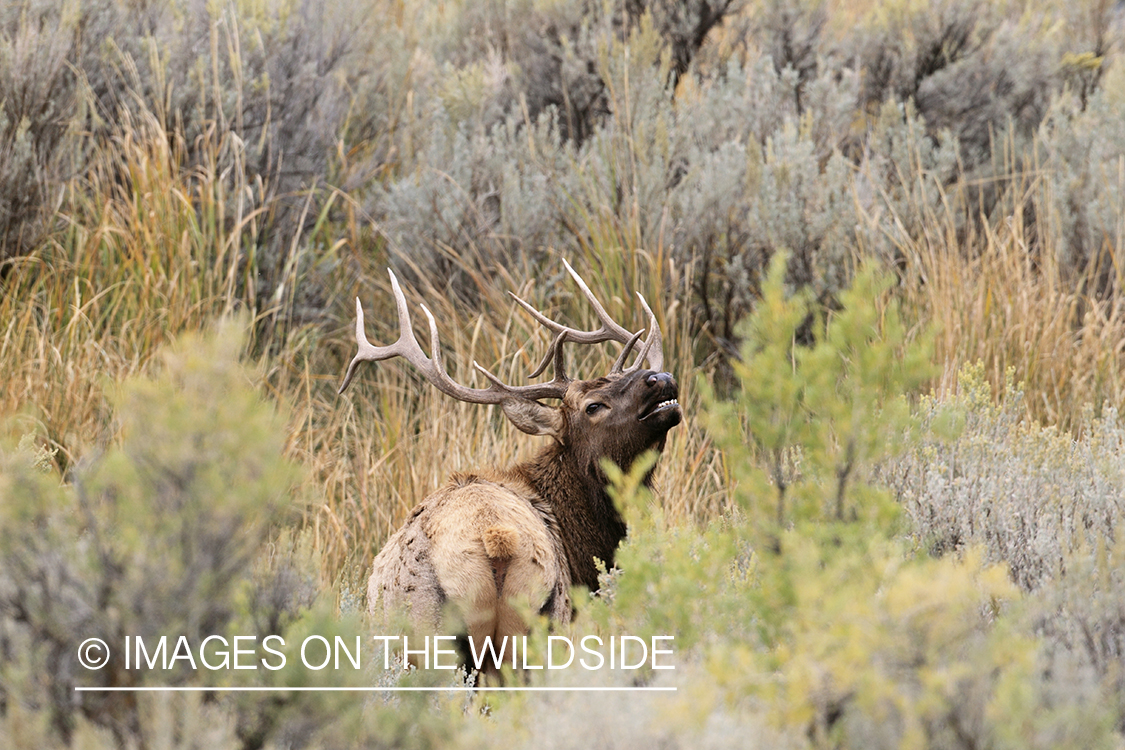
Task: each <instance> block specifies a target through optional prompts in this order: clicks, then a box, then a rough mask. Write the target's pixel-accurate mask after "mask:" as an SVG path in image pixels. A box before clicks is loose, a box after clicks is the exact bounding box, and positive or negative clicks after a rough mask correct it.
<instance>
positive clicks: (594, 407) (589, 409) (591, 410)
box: [586, 403, 605, 414]
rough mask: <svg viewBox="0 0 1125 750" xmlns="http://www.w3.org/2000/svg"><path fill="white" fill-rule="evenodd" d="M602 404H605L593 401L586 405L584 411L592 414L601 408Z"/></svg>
mask: <svg viewBox="0 0 1125 750" xmlns="http://www.w3.org/2000/svg"><path fill="white" fill-rule="evenodd" d="M604 406H605V404H599V403H593V404H589V405H588V406H587V407H586V413H587V414H593V413H594V412H596V411H597V410H598V409H601V408H602V407H604Z"/></svg>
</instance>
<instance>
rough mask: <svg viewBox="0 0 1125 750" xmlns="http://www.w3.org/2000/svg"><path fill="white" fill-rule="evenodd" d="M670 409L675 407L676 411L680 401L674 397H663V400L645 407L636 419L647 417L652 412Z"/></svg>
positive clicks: (652, 413) (657, 412) (656, 412)
mask: <svg viewBox="0 0 1125 750" xmlns="http://www.w3.org/2000/svg"><path fill="white" fill-rule="evenodd" d="M670 409H675V410H676V411H679V409H680V402H679V401H678V400H677V399H675V398H669V399H665V400H664V401H659V402H657V403H655V404H653V405H652V406H651V407H649V408H648V409H645V411H644V412H642V413H641V416H640V417H638V419H640V420H642V421H643V420H646V419H648V418H649V417H651V416H652V415H654V414H659V413H660V412H664V411H668V410H670Z"/></svg>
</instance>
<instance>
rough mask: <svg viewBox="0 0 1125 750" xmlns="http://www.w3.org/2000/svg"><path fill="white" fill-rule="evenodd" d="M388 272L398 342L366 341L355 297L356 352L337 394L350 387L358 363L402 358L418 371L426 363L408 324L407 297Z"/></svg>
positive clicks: (395, 279) (360, 311)
mask: <svg viewBox="0 0 1125 750" xmlns="http://www.w3.org/2000/svg"><path fill="white" fill-rule="evenodd" d="M387 273H389V274H390V275H391V291H393V292H394V296H395V307H397V308H398V331H399V334H398V340H397V341H395V342H394V343H393V344H391V345H390V346H375V345H374V344H372V343H371V342H370V341H368V340H367V334H366V333H365V332H364V328H363V304H362V303H360V301H359V297H356V298H355V341H356V344H357V345H358V347H359V351H358V352H356V355H355V356H354V357H352V361H351V363H350V364H349V365H348V371H347V373H346V374H345V375H344V382H343V383H341V384H340V390H339V391H337V393H338V394H340V393H343V392H344V391H345V390H346V389H347V387H348V385H350V384H351V382H352V377H353V376H354V375H355V373H356V368H357V367H359V363H360V362H379V361H381V360H384V359H390V358H391V357H402V358H403V359H405V360H407V361H408V362H410V363H412V364H414V365H415V366H416V367H419V368H422V365H421V362H423V361H425V362H429V360H428V359H427V358H426V355H425V353H424V352H423V351H422V347H421V346H419V345H418V340H417V339H416V338H414V329H413V328H412V327H411V325H410V309H409V308H408V307H407V305H406V297H405V296H404V295H403V293H402V288H401V287H400V286H399V284H398V278H396V277H395V272H394V271H392V270H390V269H389V268H388V269H387Z"/></svg>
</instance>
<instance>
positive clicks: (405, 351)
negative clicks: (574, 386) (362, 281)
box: [338, 268, 570, 404]
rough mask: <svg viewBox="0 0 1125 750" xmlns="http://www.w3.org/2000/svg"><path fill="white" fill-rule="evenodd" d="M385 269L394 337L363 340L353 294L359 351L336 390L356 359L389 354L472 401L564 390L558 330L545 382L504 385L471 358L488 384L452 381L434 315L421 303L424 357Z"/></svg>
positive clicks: (547, 395)
mask: <svg viewBox="0 0 1125 750" xmlns="http://www.w3.org/2000/svg"><path fill="white" fill-rule="evenodd" d="M387 273H389V274H390V275H391V289H392V290H393V291H394V295H395V304H396V306H397V307H398V330H399V335H398V341H396V342H395V343H393V344H391V345H390V346H374V345H373V344H372V343H371V342H369V341H368V340H367V335H366V334H365V333H364V332H363V305H362V304H360V301H359V298H358V297H357V298H356V300H355V316H356V320H355V340H356V344H358V345H359V351H358V352H357V353H356V355H355V357H353V358H352V361H351V364H349V365H348V371H347V374H345V375H344V382H343V383H342V384H341V385H340V390H339V391H338V393H343V392H344V389H346V388H347V387H348V385H349V384H350V383H351V382H352V376H353V375H355V371H356V368H357V367H358V366H359V363H360V362H379V361H380V360H384V359H390V358H391V357H402V358H403V359H405V360H406V361H407V362H409V363H410V364H412V365H414V366H415V367H416V368H418V371H419V372H421V373H422V375H423V376H424V377H425V378H426V380H428V381H429V382H430V384H431V385H433V386H434V387H435V388H437V389H438V390H439V391H441V392H442V393H444V394H446V395H447V396H452V397H453V398H455V399H457V400H459V401H467V402H469V403H473V404H499V403H501V402H502V401H504V400H506V399H509V398H513V397H514V398H524V399H531V400H535V399H540V398H562V397H563V394H564V393H566V387H567V384H568V383H569V382H570V381H569V380H567V378H566V376H565V375H562V374H561V373H562V370H561V362H562V347H561V341H560V340H561V339H563V338H565V334H559V336H558V337H556V339H555V343H553V344H552V345H551V348H552V350H557V351H558V352H559V354H558V357H557V358H556V364H557V365H559V369H558V372H557V374H556V375H555V378H554V379H553V380H551V382H549V383H535V384H532V385H521V386H512V385H507V384H505V383H503V382H501V380H500V379H499V378H498V377H496V376H495V375H493V374H492V373H491V372H489V371H488V370H486V369H484V368H483V367H481V366H480V365H478V364H477V363H476V362H473V367H475V368H476V369H477V370H479V371H480V372H481V374H483V375H484V376H485V377H486V378H488V379H489V381H491V383H492V385H490V386H489V387H488V388H469V387H467V386H464V385H461V384H460V383H458V382H456V381H455V380H454V379H453V378H451V377H449V373H447V372H446V371H445V365H443V364H442V361H441V347H440V345H439V343H438V331H437V323H436V322H435V321H434V316H433V315H432V314H431V313H430V311H429V308H427V307H426V306H425V305H422V306H421V307H422V312H424V313H426V318H427V319H428V320H429V321H430V356H429V357H427V356H426V354H425V352H423V351H422V347H421V346H420V345H419V344H418V339H416V338H415V337H414V329H413V327H412V326H411V324H410V311H409V309H407V306H406V297H404V296H403V294H402V289H401V287H399V285H398V279H397V278H395V273H394V271H392V270H390V269H389V268H388V269H387Z"/></svg>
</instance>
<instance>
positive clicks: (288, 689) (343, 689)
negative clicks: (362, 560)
mask: <svg viewBox="0 0 1125 750" xmlns="http://www.w3.org/2000/svg"><path fill="white" fill-rule="evenodd" d="M677 689H678V688H675V687H601V686H592V687H195V686H190V687H188V686H177V687H171V686H170V687H151V686H143V687H79V686H76V687H75V688H74V691H75V692H76V693H155V692H169V693H211V692H219V691H221V692H239V693H264V692H302V693H312V692H325V693H328V692H345V693H385V692H431V693H444V692H462V693H467V692H481V693H484V692H509V693H512V692H572V693H577V692H590V693H606V692H631V693H643V692H649V693H656V692H664V693H667V692H673V693H674V692H676V690H677Z"/></svg>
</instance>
